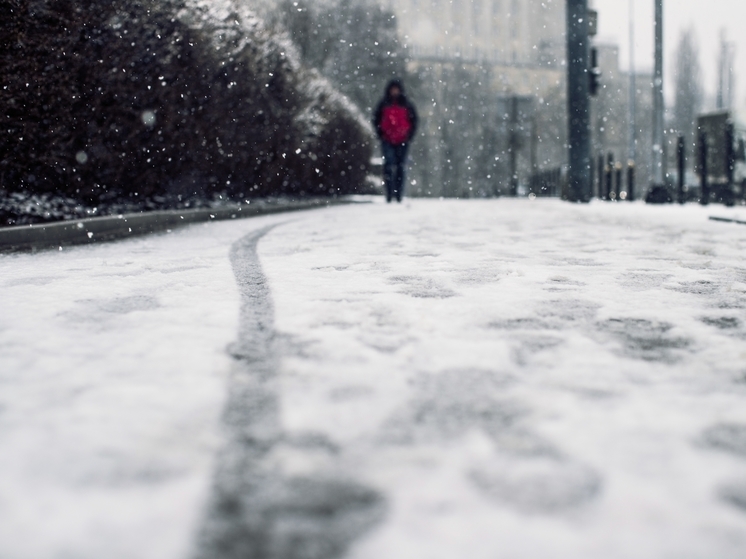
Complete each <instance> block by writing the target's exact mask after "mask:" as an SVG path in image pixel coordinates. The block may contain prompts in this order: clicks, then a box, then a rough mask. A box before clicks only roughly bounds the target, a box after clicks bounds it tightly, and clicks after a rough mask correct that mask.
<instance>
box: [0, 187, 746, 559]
mask: <svg viewBox="0 0 746 559" xmlns="http://www.w3.org/2000/svg"><path fill="white" fill-rule="evenodd" d="M738 213H739V210H738V209H736V210H726V209H724V208H722V207H714V208H710V209H703V208H699V207H694V206H687V207H685V208H680V207H673V206H671V207H648V206H645V205H642V204H626V205H625V204H602V203H594V204H591V205H590V206H573V205H570V204H565V203H561V202H558V201H550V200H537V201H528V200H495V201H437V200H413V201H409V202H407V203H405V204H403V205H401V206H386V205H383V204H374V205H367V206H352V207H339V208H334V209H328V210H322V211H315V212H307V213H301V214H294V215H292V216H282V215H280V216H273V217H266V218H258V219H252V220H246V221H239V222H223V223H211V224H206V225H199V226H193V227H189V228H185V229H183V230H179V231H176V232H174V233H173V234H170V235H158V236H152V237H148V238H142V239H132V240H128V241H124V242H119V243H113V244H108V245H100V246H90V247H79V248H75V249H69V250H65V251H63V252H62V253H56V252H47V253H41V254H36V255H31V254H19V255H5V256H0V311H1V312H0V557H3V558H6V557H7V558H8V559H20V558H23V559H27V558H33V559H35V558H39V559H41V558H48V557H76V559H77V558H98V557H107V558H115V559H116V558H137V559H141V558H153V559H171V558H173V559H176V558H179V557H182V558H187V557H191V556H194V554H197V555H198V556H199V557H204V558H205V559H207V558H211V557H216V558H217V557H220V558H221V559H222V558H223V557H225V558H232V557H236V558H238V557H247V556H251V557H255V558H256V559H291V558H292V559H294V558H296V557H297V558H301V557H303V558H306V559H310V558H313V559H322V558H323V559H330V558H331V557H347V558H348V559H380V558H381V557H394V558H399V557H406V558H407V559H440V558H443V559H445V558H448V559H452V558H453V557H470V558H473V559H482V558H483V559H488V558H489V559H494V558H495V557H504V558H508V559H519V558H522V559H523V558H525V559H544V558H546V559H558V558H568V559H598V558H604V559H616V558H619V559H622V558H624V559H632V558H634V559H660V558H667V557H672V558H673V557H675V558H677V559H678V558H689V559H695V558H696V559H711V558H713V557H717V558H718V559H728V558H740V557H742V556H743V550H744V549H746V343H744V342H746V264H745V263H744V259H743V255H744V249H745V248H746V227H743V226H739V225H732V224H724V223H714V222H709V221H708V220H707V217H708V216H709V215H711V214H720V215H734V216H735V215H736V214H738ZM740 213H743V212H740ZM741 217H743V216H741ZM269 226H275V227H274V228H270V229H266V228H267V227H269ZM262 235H263V236H262ZM257 251H258V260H257V258H256V252H257ZM258 263H261V268H259V267H258ZM262 269H263V276H262ZM234 274H235V275H234ZM267 289H268V290H269V292H270V293H271V298H266V297H264V293H265V292H266V290H267ZM252 297H254V298H255V299H256V298H257V297H259V298H261V300H258V299H256V300H254V299H252ZM239 309H242V310H239ZM252 323H255V324H254V325H255V327H256V331H258V332H260V333H261V334H260V335H258V336H254V334H252V329H251V328H252ZM231 342H236V343H231ZM221 413H222V417H223V421H224V424H223V427H222V428H221ZM221 449H222V450H221ZM216 518H217V520H215V519H216ZM242 523H243V524H242ZM205 542H207V543H205ZM216 549H223V550H226V551H224V552H223V553H216V552H215V550H216ZM247 550H249V551H251V552H252V553H247Z"/></svg>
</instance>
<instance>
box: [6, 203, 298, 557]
mask: <svg viewBox="0 0 746 559" xmlns="http://www.w3.org/2000/svg"><path fill="white" fill-rule="evenodd" d="M287 219H288V217H287V216H276V217H267V218H257V219H251V220H243V221H238V222H223V223H208V224H204V225H195V226H192V227H190V228H186V229H181V230H177V231H174V232H173V233H171V234H168V235H154V236H150V237H143V238H138V239H132V240H128V241H123V242H116V243H110V244H102V245H96V246H87V247H77V248H66V249H64V250H63V251H61V252H59V251H50V252H42V253H38V254H15V255H0V309H2V311H1V312H0V557H2V558H3V559H35V558H38V559H48V558H51V557H75V558H76V559H87V558H91V559H94V558H95V559H100V558H102V557H106V558H112V559H114V558H141V559H146V558H152V559H168V558H174V559H176V558H183V557H186V556H187V555H188V554H189V550H190V549H191V547H192V545H193V539H194V531H195V529H196V526H197V524H198V522H199V521H200V515H201V514H202V513H203V507H204V502H205V500H206V498H207V495H208V492H209V488H210V482H211V475H212V471H211V468H212V464H213V457H214V454H215V452H216V450H217V448H218V447H219V445H220V440H221V439H220V414H221V411H222V407H223V402H224V400H225V396H226V394H225V385H226V383H225V376H226V373H227V371H228V369H229V365H230V359H229V357H228V355H227V353H226V346H227V345H228V344H229V343H231V342H233V341H234V340H235V336H236V333H237V328H238V307H239V296H238V290H237V288H236V284H235V281H234V277H233V273H232V269H231V265H230V262H229V259H228V251H229V249H230V245H231V243H233V242H234V241H235V240H237V239H239V238H241V237H242V236H243V235H245V234H246V233H248V232H249V231H251V230H253V229H254V228H255V227H260V226H264V225H266V224H268V223H275V222H279V221H282V220H287Z"/></svg>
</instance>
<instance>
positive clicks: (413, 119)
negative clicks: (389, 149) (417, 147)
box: [373, 80, 419, 143]
mask: <svg viewBox="0 0 746 559" xmlns="http://www.w3.org/2000/svg"><path fill="white" fill-rule="evenodd" d="M394 86H396V87H398V88H399V91H401V95H400V96H399V97H398V98H397V99H396V100H394V99H393V98H392V97H391V95H389V92H390V91H391V89H392V88H393V87H394ZM394 104H396V105H401V106H403V107H406V109H407V113H408V114H409V123H410V125H411V129H410V131H409V138H407V142H406V143H409V142H411V141H412V138H413V137H414V135H415V133H416V132H417V124H418V123H419V116H418V115H417V109H415V107H414V105H413V104H412V103H411V102H410V101H409V99H407V96H406V95H405V94H404V86H403V85H402V83H401V82H400V81H399V80H392V81H391V82H389V84H388V85H387V86H386V94H385V96H384V98H383V99H382V100H381V102H380V103H379V104H378V107H377V108H376V112H375V116H374V117H373V126H374V127H375V129H376V134H378V138H379V139H383V131H382V130H381V122H382V121H383V110H384V109H385V108H386V107H388V106H390V105H394Z"/></svg>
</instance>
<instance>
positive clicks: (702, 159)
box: [699, 132, 710, 206]
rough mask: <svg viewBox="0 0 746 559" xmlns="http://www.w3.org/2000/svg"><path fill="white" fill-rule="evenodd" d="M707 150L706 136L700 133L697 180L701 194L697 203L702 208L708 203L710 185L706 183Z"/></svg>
mask: <svg viewBox="0 0 746 559" xmlns="http://www.w3.org/2000/svg"><path fill="white" fill-rule="evenodd" d="M708 155H709V154H708V149H707V134H705V133H704V132H702V133H700V135H699V172H700V176H699V180H700V185H701V187H700V188H701V192H700V196H699V203H700V204H702V205H703V206H706V205H707V204H709V203H710V183H709V181H708V177H707V173H708V171H709V170H708V168H707V163H708V161H707V157H708Z"/></svg>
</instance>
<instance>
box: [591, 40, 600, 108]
mask: <svg viewBox="0 0 746 559" xmlns="http://www.w3.org/2000/svg"><path fill="white" fill-rule="evenodd" d="M588 78H589V79H590V82H591V84H590V91H591V95H592V96H593V97H595V96H596V95H598V88H599V87H600V86H601V69H600V68H599V67H598V50H596V48H595V47H594V48H592V49H591V68H590V70H589V71H588Z"/></svg>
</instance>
